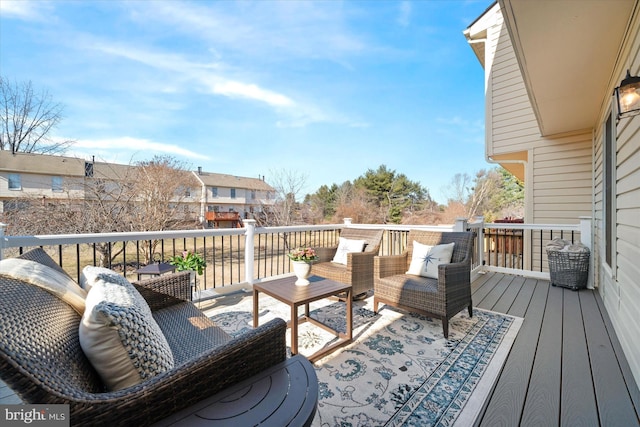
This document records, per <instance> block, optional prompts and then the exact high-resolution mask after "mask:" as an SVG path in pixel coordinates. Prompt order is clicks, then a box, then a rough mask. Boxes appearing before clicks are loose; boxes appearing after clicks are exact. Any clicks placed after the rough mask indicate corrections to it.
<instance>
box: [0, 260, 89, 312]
mask: <svg viewBox="0 0 640 427" xmlns="http://www.w3.org/2000/svg"><path fill="white" fill-rule="evenodd" d="M0 275H2V276H7V277H11V278H14V279H18V280H21V281H23V282H27V283H30V284H32V285H34V286H38V287H40V288H42V289H44V290H46V291H47V292H49V293H51V294H53V295H55V296H56V297H58V298H60V299H61V300H62V301H64V302H66V303H67V304H69V305H70V306H71V307H72V308H73V309H74V310H75V311H77V312H78V314H80V315H81V316H82V314H83V313H84V310H85V298H86V297H87V292H86V291H85V290H84V289H82V288H81V287H80V286H78V284H77V283H76V282H74V281H73V280H72V279H71V278H70V277H69V276H67V275H66V274H64V273H61V272H59V271H57V270H55V269H53V268H51V267H48V266H46V265H44V264H40V263H39V262H36V261H31V260H27V259H20V258H7V259H4V260H2V261H0Z"/></svg>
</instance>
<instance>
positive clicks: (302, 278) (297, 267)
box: [291, 261, 311, 286]
mask: <svg viewBox="0 0 640 427" xmlns="http://www.w3.org/2000/svg"><path fill="white" fill-rule="evenodd" d="M291 263H292V264H293V272H294V274H295V275H296V277H297V278H298V280H296V285H298V286H307V285H308V284H309V281H308V280H307V278H308V277H309V276H311V263H310V262H306V261H291Z"/></svg>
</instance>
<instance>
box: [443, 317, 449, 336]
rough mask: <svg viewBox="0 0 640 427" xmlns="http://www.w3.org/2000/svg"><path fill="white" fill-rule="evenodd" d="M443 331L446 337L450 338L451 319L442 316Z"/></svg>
mask: <svg viewBox="0 0 640 427" xmlns="http://www.w3.org/2000/svg"><path fill="white" fill-rule="evenodd" d="M442 332H444V337H445V339H449V319H447V318H446V317H443V318H442Z"/></svg>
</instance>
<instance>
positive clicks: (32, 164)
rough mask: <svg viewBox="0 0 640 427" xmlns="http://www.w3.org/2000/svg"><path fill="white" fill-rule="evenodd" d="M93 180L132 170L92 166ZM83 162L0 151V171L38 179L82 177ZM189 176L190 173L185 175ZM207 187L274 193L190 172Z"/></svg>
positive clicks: (239, 180) (254, 181) (254, 183)
mask: <svg viewBox="0 0 640 427" xmlns="http://www.w3.org/2000/svg"><path fill="white" fill-rule="evenodd" d="M93 165H94V167H93V173H94V176H95V177H96V178H106V179H116V180H118V179H127V177H129V176H131V172H132V169H133V168H134V167H133V166H130V165H123V164H117V163H105V162H93ZM84 166H85V160H84V159H79V158H76V157H65V156H53V155H45V154H34V153H15V154H12V153H11V152H9V151H6V150H0V171H6V172H21V173H33V174H41V175H56V176H69V177H72V176H75V177H84V173H85V170H84ZM186 173H189V174H191V172H186ZM193 173H194V174H196V175H197V177H198V178H199V179H201V180H202V182H203V183H204V184H205V185H207V186H212V187H225V188H243V189H249V190H258V191H274V189H273V187H271V186H270V185H269V184H267V183H266V182H265V181H263V180H262V179H258V178H247V177H242V176H235V175H226V174H220V173H210V172H201V173H197V172H193Z"/></svg>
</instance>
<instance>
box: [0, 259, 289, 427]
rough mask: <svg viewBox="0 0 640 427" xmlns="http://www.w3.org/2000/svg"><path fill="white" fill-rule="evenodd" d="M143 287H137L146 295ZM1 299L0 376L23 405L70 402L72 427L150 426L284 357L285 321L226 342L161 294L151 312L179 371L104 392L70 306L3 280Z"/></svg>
mask: <svg viewBox="0 0 640 427" xmlns="http://www.w3.org/2000/svg"><path fill="white" fill-rule="evenodd" d="M34 251H35V252H34ZM34 251H31V252H28V253H26V254H24V256H23V258H27V259H32V260H38V261H42V262H43V263H44V264H47V265H49V263H53V264H55V262H54V261H53V260H51V259H50V258H49V257H48V255H46V253H45V252H44V251H42V250H41V249H35V250H34ZM47 258H48V259H47ZM162 278H166V279H167V280H169V281H175V282H176V283H187V284H188V281H187V282H185V281H184V280H183V279H180V278H178V279H177V280H176V278H175V277H174V276H173V275H166V276H161V278H159V279H153V280H162ZM144 284H145V282H141V284H139V287H140V286H141V287H142V288H145V289H146V291H145V292H146V294H147V295H146V296H149V295H151V294H150V292H153V291H152V290H151V289H150V288H149V287H145V286H144ZM156 286H160V287H161V288H162V289H164V290H169V289H171V286H165V287H163V286H162V285H159V284H158V283H154V284H153V285H152V286H151V287H156ZM189 286H190V285H189ZM189 290H190V288H189ZM184 292H185V291H184V290H183V291H180V292H178V293H177V294H178V295H184ZM0 294H1V295H2V298H0V377H1V378H2V380H3V381H4V382H5V383H6V384H7V385H8V386H9V387H11V388H12V389H13V390H14V391H15V392H16V394H18V396H20V397H21V398H22V399H23V400H24V401H25V402H27V403H43V404H46V403H64V404H69V406H70V418H71V424H72V425H90V426H99V425H105V426H107V425H108V426H114V425H137V426H145V425H150V424H152V423H154V422H155V421H158V420H161V419H163V418H166V417H167V416H169V415H170V414H172V413H174V412H176V411H178V410H180V409H182V408H186V407H188V406H190V405H193V404H195V403H197V402H199V401H200V400H203V399H204V398H206V397H208V396H211V395H213V394H215V393H217V392H218V391H221V390H223V389H225V388H227V387H229V386H231V385H233V384H235V383H238V382H240V381H242V380H244V379H246V378H249V377H251V376H253V375H255V374H257V373H259V372H261V371H263V370H264V369H266V368H268V367H270V366H273V365H275V364H277V363H279V362H282V361H283V360H284V359H285V358H286V341H285V333H286V323H285V321H284V320H282V319H274V320H272V321H270V322H268V323H266V324H264V325H261V326H260V327H258V328H255V329H253V330H250V331H248V332H247V333H245V334H243V335H241V336H239V337H237V338H231V337H229V336H228V335H227V334H226V333H224V332H223V331H222V330H220V329H219V328H217V327H216V326H215V325H213V323H212V322H211V321H210V320H209V319H208V318H207V317H206V316H205V315H204V314H203V313H202V312H200V311H199V310H197V309H196V308H195V306H194V305H193V304H191V303H190V302H185V301H183V300H181V299H180V298H176V297H175V296H170V295H164V296H162V295H161V296H158V297H157V298H156V300H157V301H165V302H166V303H167V304H165V305H164V306H163V307H162V308H159V305H158V306H156V308H155V310H153V315H154V318H156V319H157V320H158V319H159V324H160V326H161V329H162V330H163V332H164V333H165V334H168V335H170V339H169V338H168V339H169V341H170V345H171V347H172V351H173V352H174V355H176V360H177V363H176V367H175V368H174V369H173V370H171V371H169V372H166V373H163V374H160V375H157V376H155V377H153V378H151V379H150V380H148V381H145V382H143V383H141V384H138V385H136V386H133V387H129V388H126V389H123V390H118V391H115V392H108V391H105V387H104V385H103V384H102V381H101V380H100V378H99V377H98V375H97V374H96V372H95V370H94V369H93V367H92V366H91V364H90V363H89V362H88V360H87V358H86V357H85V356H84V353H83V352H82V349H81V347H80V344H79V339H78V326H79V322H80V316H79V315H78V314H77V313H76V312H75V311H74V310H73V309H72V308H71V307H70V306H68V305H67V304H66V303H64V302H62V301H60V300H59V299H57V298H56V297H54V296H53V295H51V294H49V293H48V292H46V291H44V290H42V289H40V288H37V287H34V286H31V285H29V284H27V283H24V282H21V281H18V280H14V279H10V278H8V277H4V276H1V275H0ZM185 329H186V330H185Z"/></svg>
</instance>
